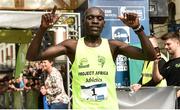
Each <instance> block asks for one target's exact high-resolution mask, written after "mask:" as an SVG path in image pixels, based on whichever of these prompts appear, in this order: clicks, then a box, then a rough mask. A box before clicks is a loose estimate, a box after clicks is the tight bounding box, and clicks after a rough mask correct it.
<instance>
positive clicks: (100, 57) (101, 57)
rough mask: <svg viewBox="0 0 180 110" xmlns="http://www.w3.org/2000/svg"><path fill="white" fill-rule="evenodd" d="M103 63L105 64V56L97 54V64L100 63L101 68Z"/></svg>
mask: <svg viewBox="0 0 180 110" xmlns="http://www.w3.org/2000/svg"><path fill="white" fill-rule="evenodd" d="M104 64H105V57H103V56H98V65H100V66H101V68H102V67H103V66H104Z"/></svg>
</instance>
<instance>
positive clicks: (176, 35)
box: [161, 32, 180, 41]
mask: <svg viewBox="0 0 180 110" xmlns="http://www.w3.org/2000/svg"><path fill="white" fill-rule="evenodd" d="M161 39H162V40H167V39H177V40H179V41H180V36H179V33H178V32H168V33H166V34H164V35H162V36H161Z"/></svg>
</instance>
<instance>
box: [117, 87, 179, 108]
mask: <svg viewBox="0 0 180 110" xmlns="http://www.w3.org/2000/svg"><path fill="white" fill-rule="evenodd" d="M176 89H177V88H176V87H164V88H160V87H143V88H141V89H140V90H139V91H137V92H132V91H130V89H129V88H119V89H117V95H118V104H119V108H120V109H174V108H175V102H176Z"/></svg>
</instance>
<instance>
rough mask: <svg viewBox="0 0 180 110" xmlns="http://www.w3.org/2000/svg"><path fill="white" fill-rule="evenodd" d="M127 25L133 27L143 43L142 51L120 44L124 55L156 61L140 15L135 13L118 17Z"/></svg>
mask: <svg viewBox="0 0 180 110" xmlns="http://www.w3.org/2000/svg"><path fill="white" fill-rule="evenodd" d="M118 18H119V19H120V20H121V21H122V22H123V23H124V24H125V25H127V26H129V27H131V28H132V29H133V30H134V31H135V33H136V34H137V35H138V37H139V40H140V42H141V46H142V49H140V48H137V47H134V46H130V45H127V44H125V43H122V44H120V46H119V48H120V50H121V51H122V54H124V55H126V56H128V57H130V58H135V59H142V60H154V59H155V58H156V54H155V50H154V48H153V46H152V44H151V42H150V41H149V39H148V37H147V36H146V35H145V33H144V31H143V26H142V25H141V24H140V23H139V18H138V15H137V14H135V13H124V14H123V16H119V17H118Z"/></svg>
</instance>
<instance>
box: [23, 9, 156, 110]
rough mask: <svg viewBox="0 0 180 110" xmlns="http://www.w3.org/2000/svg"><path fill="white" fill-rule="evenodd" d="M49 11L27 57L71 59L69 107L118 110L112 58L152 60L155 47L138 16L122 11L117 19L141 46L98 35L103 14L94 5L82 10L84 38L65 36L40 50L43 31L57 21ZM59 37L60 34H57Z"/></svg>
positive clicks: (154, 55) (36, 58) (113, 59)
mask: <svg viewBox="0 0 180 110" xmlns="http://www.w3.org/2000/svg"><path fill="white" fill-rule="evenodd" d="M55 11H56V9H55V8H54V9H53V11H52V13H47V14H45V15H42V20H41V25H40V28H39V31H38V32H37V34H36V36H35V37H34V39H33V40H32V42H31V44H30V46H29V49H28V52H27V55H26V57H27V59H28V60H42V59H50V58H54V57H56V56H59V55H67V56H68V57H69V59H70V61H71V62H72V64H73V65H72V68H71V70H72V77H73V79H72V97H73V101H72V103H73V105H72V108H73V109H119V108H118V101H117V95H116V89H115V88H116V86H115V60H116V57H117V55H118V54H122V55H125V56H127V57H130V58H134V59H140V60H154V59H155V58H156V54H155V50H154V49H153V47H152V44H151V42H150V41H149V39H148V38H147V37H146V35H145V33H144V31H143V27H142V26H141V25H140V23H139V18H138V16H137V14H135V13H124V14H123V16H119V17H118V18H119V19H120V20H121V21H122V22H123V23H125V24H126V25H127V26H129V27H131V28H133V29H134V31H135V33H136V34H137V35H138V37H139V40H140V42H141V45H142V49H141V48H138V47H134V46H130V45H128V44H127V43H124V42H121V41H117V40H107V39H105V38H101V36H100V34H101V32H102V30H103V27H104V24H105V21H104V17H105V13H104V12H103V11H102V10H101V9H100V8H98V7H91V8H89V9H87V10H86V11H85V14H84V19H83V25H84V28H85V33H86V35H85V37H83V38H80V39H79V40H76V39H67V40H64V41H63V42H61V43H59V44H58V45H55V46H52V47H50V48H48V49H46V50H45V51H43V52H42V53H41V51H40V46H41V41H42V38H43V35H44V33H45V32H46V31H47V29H48V28H50V27H52V25H53V24H54V23H55V22H56V21H57V20H58V18H59V17H58V16H57V15H55ZM60 37H62V36H60Z"/></svg>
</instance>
